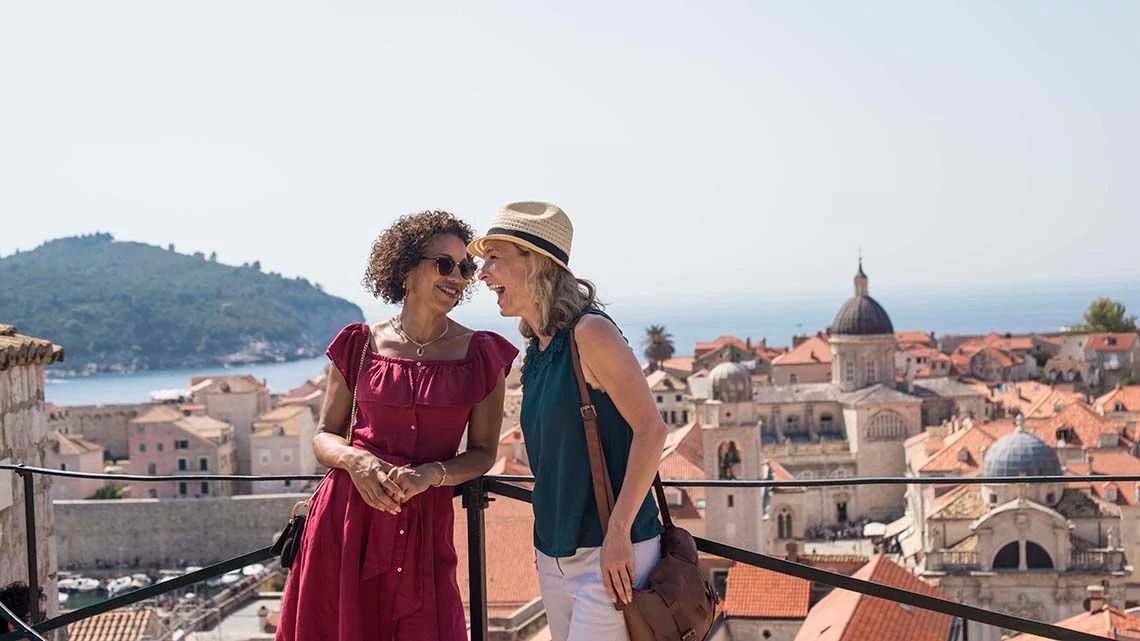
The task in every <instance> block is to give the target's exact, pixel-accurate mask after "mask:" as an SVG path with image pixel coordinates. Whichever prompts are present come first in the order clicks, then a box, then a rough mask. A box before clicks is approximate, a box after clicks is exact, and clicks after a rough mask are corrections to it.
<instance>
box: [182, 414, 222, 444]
mask: <svg viewBox="0 0 1140 641" xmlns="http://www.w3.org/2000/svg"><path fill="white" fill-rule="evenodd" d="M174 424H175V425H177V426H178V427H181V428H182V429H184V430H188V431H190V432H194V433H195V434H197V435H198V436H200V437H202V438H207V439H215V438H218V437H219V436H221V435H223V434H225V433H227V432H228V433H230V434H233V431H234V427H233V425H230V424H229V423H226V422H225V421H219V420H217V419H213V418H210V417H209V416H197V415H194V416H183V417H182V418H181V419H179V420H177V421H175V423H174Z"/></svg>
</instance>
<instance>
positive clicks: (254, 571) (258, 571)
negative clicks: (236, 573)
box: [241, 563, 265, 576]
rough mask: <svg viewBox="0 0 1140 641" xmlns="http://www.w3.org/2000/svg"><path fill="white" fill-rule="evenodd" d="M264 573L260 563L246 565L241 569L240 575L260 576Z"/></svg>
mask: <svg viewBox="0 0 1140 641" xmlns="http://www.w3.org/2000/svg"><path fill="white" fill-rule="evenodd" d="M264 572H265V566H264V565H262V564H260V563H254V564H253V565H247V566H245V567H244V568H242V569H241V573H242V574H244V575H245V576H261V575H262V574H263V573H264Z"/></svg>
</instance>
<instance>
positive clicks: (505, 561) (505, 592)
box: [452, 497, 539, 616]
mask: <svg viewBox="0 0 1140 641" xmlns="http://www.w3.org/2000/svg"><path fill="white" fill-rule="evenodd" d="M484 514H485V517H484V518H485V521H484V523H485V528H486V530H485V535H484V537H483V541H484V546H485V552H486V558H487V611H488V614H491V616H509V615H510V614H511V613H513V612H514V611H515V610H518V609H519V608H520V607H522V606H524V605H526V604H527V603H530V602H531V601H533V600H534V599H537V598H538V596H539V591H538V573H537V572H536V571H535V568H534V553H533V547H532V544H531V541H532V540H533V537H534V534H533V533H534V516H533V513H532V512H531V507H530V505H529V504H527V503H523V502H521V501H516V500H514V499H508V498H505V497H497V498H495V500H494V501H491V505H490V506H489V507H488V508H487V510H486V511H485V512H484ZM452 540H454V541H455V551H456V553H457V554H458V557H459V566H458V568H457V570H456V579H457V580H458V582H459V592H460V594H461V595H462V597H463V604H464V609H466V608H467V606H468V605H469V603H470V596H469V594H468V588H469V585H468V580H467V512H466V510H464V509H463V508H462V503H461V500H460V499H459V498H456V499H455V534H454V537H453V539H452Z"/></svg>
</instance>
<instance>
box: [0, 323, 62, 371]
mask: <svg viewBox="0 0 1140 641" xmlns="http://www.w3.org/2000/svg"><path fill="white" fill-rule="evenodd" d="M62 360H63V348H62V347H60V346H59V345H54V344H52V343H51V341H45V340H43V339H42V338H33V337H31V336H24V335H23V334H20V333H17V331H16V328H15V327H14V326H12V325H0V372H3V371H4V370H7V369H11V368H13V367H17V366H19V365H50V364H52V363H57V362H59V361H62Z"/></svg>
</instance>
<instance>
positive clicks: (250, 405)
mask: <svg viewBox="0 0 1140 641" xmlns="http://www.w3.org/2000/svg"><path fill="white" fill-rule="evenodd" d="M190 398H191V400H192V401H193V402H194V403H195V404H198V405H201V406H203V407H204V408H205V411H206V416H209V417H210V418H212V419H215V420H218V421H223V422H225V423H229V424H230V425H232V426H233V428H234V441H235V445H236V452H237V461H236V467H235V468H234V469H235V470H236V471H235V473H236V474H250V473H251V470H252V467H251V465H250V454H249V437H250V435H251V434H253V429H254V428H253V422H254V421H255V420H256V419H257V417H258V416H261V415H262V414H264V413H265V412H268V411H269V409H270V407H272V401H271V399H270V396H269V388H268V387H266V386H265V383H263V382H261V381H259V380H257V379H256V378H254V377H252V376H250V375H248V374H244V375H240V376H194V377H192V378H191V379H190Z"/></svg>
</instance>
